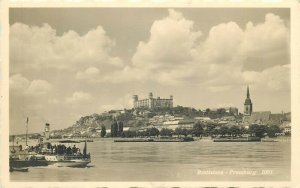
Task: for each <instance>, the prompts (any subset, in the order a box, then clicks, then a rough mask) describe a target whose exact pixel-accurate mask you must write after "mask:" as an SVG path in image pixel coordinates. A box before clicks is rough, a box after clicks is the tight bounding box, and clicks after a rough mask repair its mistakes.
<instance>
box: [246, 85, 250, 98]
mask: <svg viewBox="0 0 300 188" xmlns="http://www.w3.org/2000/svg"><path fill="white" fill-rule="evenodd" d="M247 98H250V92H249V85H247Z"/></svg>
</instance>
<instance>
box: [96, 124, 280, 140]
mask: <svg viewBox="0 0 300 188" xmlns="http://www.w3.org/2000/svg"><path fill="white" fill-rule="evenodd" d="M281 132H282V129H280V127H279V126H278V125H270V126H268V125H257V124H253V125H250V126H249V128H248V129H246V128H245V127H240V126H236V125H233V126H227V125H222V126H220V125H216V124H206V125H205V124H202V123H200V122H197V123H196V124H194V126H193V128H192V129H186V128H176V129H175V130H172V129H168V128H163V129H161V130H159V129H157V128H155V127H151V128H147V129H144V130H139V131H130V130H128V131H123V130H122V131H121V132H119V134H118V135H116V134H113V135H111V136H112V137H125V138H132V137H155V136H156V137H157V136H167V137H171V136H188V135H191V136H195V137H202V136H211V137H217V136H221V137H226V136H230V137H239V136H242V135H243V134H249V135H251V136H256V137H260V138H262V137H265V136H269V137H276V133H281ZM105 134H106V130H105V127H104V126H103V127H102V129H101V133H100V135H101V137H104V136H105Z"/></svg>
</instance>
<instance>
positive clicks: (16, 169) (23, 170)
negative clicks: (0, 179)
mask: <svg viewBox="0 0 300 188" xmlns="http://www.w3.org/2000/svg"><path fill="white" fill-rule="evenodd" d="M9 171H10V172H14V171H16V172H28V168H26V167H23V168H16V167H10V168H9Z"/></svg>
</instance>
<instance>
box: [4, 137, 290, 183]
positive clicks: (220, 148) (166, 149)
mask: <svg viewBox="0 0 300 188" xmlns="http://www.w3.org/2000/svg"><path fill="white" fill-rule="evenodd" d="M77 146H79V147H80V148H83V143H80V144H77ZM88 152H90V153H91V156H92V163H90V164H89V166H88V167H86V168H68V167H54V166H47V167H30V168H29V172H27V173H24V172H11V173H10V179H11V181H16V182H19V181H34V182H39V181H40V182H49V181H61V182H70V181H288V180H290V170H291V142H290V141H289V140H283V141H282V140H281V141H280V142H246V143H245V142H237V143H228V142H227V143H225V142H223V143H216V142H212V141H211V140H201V141H195V142H182V143H153V142H148V143H115V142H113V140H112V139H100V140H96V141H94V142H89V143H88Z"/></svg>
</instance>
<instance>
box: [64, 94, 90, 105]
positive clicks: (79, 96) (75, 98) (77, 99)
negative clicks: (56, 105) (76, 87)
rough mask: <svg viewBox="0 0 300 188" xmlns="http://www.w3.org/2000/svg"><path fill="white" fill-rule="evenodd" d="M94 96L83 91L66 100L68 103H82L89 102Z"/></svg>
mask: <svg viewBox="0 0 300 188" xmlns="http://www.w3.org/2000/svg"><path fill="white" fill-rule="evenodd" d="M91 99H92V96H91V95H90V94H89V93H86V92H83V91H75V92H74V93H73V95H72V96H71V97H67V98H66V103H81V102H85V101H89V100H91Z"/></svg>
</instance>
